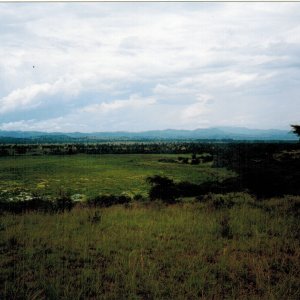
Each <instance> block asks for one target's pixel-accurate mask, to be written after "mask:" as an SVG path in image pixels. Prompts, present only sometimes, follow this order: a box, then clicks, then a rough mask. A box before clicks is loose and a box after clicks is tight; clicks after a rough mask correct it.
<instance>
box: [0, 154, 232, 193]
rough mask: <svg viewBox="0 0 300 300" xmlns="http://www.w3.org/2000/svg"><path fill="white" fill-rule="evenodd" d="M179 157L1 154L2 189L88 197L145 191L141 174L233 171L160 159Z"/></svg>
mask: <svg viewBox="0 0 300 300" xmlns="http://www.w3.org/2000/svg"><path fill="white" fill-rule="evenodd" d="M181 156H182V155H181ZM183 156H187V157H190V155H183ZM177 157H178V155H174V154H153V155H152V154H122V155H115V154H106V155H84V154H79V155H73V156H72V155H69V156H63V155H62V156H16V157H13V156H8V157H0V190H8V191H12V192H14V191H16V192H18V191H27V192H35V193H39V194H50V195H52V196H53V195H57V191H59V190H61V189H64V190H68V191H69V192H70V193H71V194H75V193H80V194H85V195H87V196H89V197H93V196H96V195H98V194H99V193H108V194H116V195H118V194H121V193H122V192H126V193H128V194H129V195H135V194H142V195H145V196H146V195H147V192H148V189H149V186H148V185H147V183H146V182H145V179H146V178H147V177H148V176H153V175H163V176H167V177H169V178H172V179H174V180H176V181H189V182H193V183H201V182H204V181H208V180H215V179H217V180H222V179H225V178H227V177H230V176H233V173H232V172H229V171H227V170H226V169H224V168H218V169H216V168H211V164H210V163H206V164H200V165H185V164H179V163H166V162H160V161H159V159H161V158H173V159H176V158H177Z"/></svg>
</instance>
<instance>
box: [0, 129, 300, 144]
mask: <svg viewBox="0 0 300 300" xmlns="http://www.w3.org/2000/svg"><path fill="white" fill-rule="evenodd" d="M0 138H16V139H30V140H38V139H50V140H51V139H52V140H55V139H57V140H60V141H63V140H70V139H71V140H73V139H74V140H77V139H87V140H97V139H100V140H103V139H117V140H120V139H121V140H122V139H125V140H136V139H163V140H168V139H191V140H198V139H212V140H224V139H230V140H287V141H292V140H298V138H297V136H296V135H295V134H293V133H292V132H291V131H288V130H281V129H250V128H246V127H228V126H227V127H225V126H224V127H210V128H197V129H194V130H187V129H164V130H148V131H138V132H130V131H111V132H110V131H103V132H89V133H85V132H43V131H21V130H17V131H5V130H0Z"/></svg>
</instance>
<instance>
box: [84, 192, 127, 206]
mask: <svg viewBox="0 0 300 300" xmlns="http://www.w3.org/2000/svg"><path fill="white" fill-rule="evenodd" d="M130 201H131V198H130V197H129V196H126V195H121V196H115V195H98V196H96V197H94V198H91V199H89V200H88V202H87V203H88V205H89V206H93V207H97V206H100V207H109V206H112V205H116V204H125V203H129V202H130Z"/></svg>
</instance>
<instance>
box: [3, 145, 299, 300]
mask: <svg viewBox="0 0 300 300" xmlns="http://www.w3.org/2000/svg"><path fill="white" fill-rule="evenodd" d="M211 147H212V149H213V147H214V146H213V145H211ZM216 147H217V148H218V147H219V146H216ZM218 151H219V150H218ZM218 151H216V149H215V150H212V151H211V152H203V153H198V152H193V153H192V154H191V153H189V154H188V153H185V154H180V155H178V154H122V155H112V154H107V155H101V156H97V155H86V154H79V155H67V156H51V155H45V156H28V155H24V156H5V157H2V158H0V179H1V181H0V214H1V221H0V268H1V271H0V299H9V300H10V299H72V298H74V299H298V298H300V290H299V286H300V279H299V271H300V263H299V261H300V260H299V258H300V257H299V256H300V250H299V249H300V247H299V246H300V245H299V239H300V236H299V217H300V188H299V185H298V184H297V182H299V180H300V173H299V170H300V165H299V162H300V159H299V158H300V156H299V153H300V149H299V145H293V147H292V148H289V145H287V146H286V148H282V145H281V144H280V145H277V144H275V145H260V144H259V145H255V144H251V145H250V144H249V145H246V144H240V145H238V144H235V145H227V146H226V145H223V146H222V151H221V152H220V153H219V152H218Z"/></svg>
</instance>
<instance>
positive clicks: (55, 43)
mask: <svg viewBox="0 0 300 300" xmlns="http://www.w3.org/2000/svg"><path fill="white" fill-rule="evenodd" d="M293 123H300V3H274V2H273V3H201V2H198V3H0V130H26V131H27V130H36V131H60V132H73V131H81V132H95V131H145V130H159V129H167V128H172V129H196V128H207V127H219V126H238V127H248V128H260V129H270V128H276V129H289V126H290V124H293Z"/></svg>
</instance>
